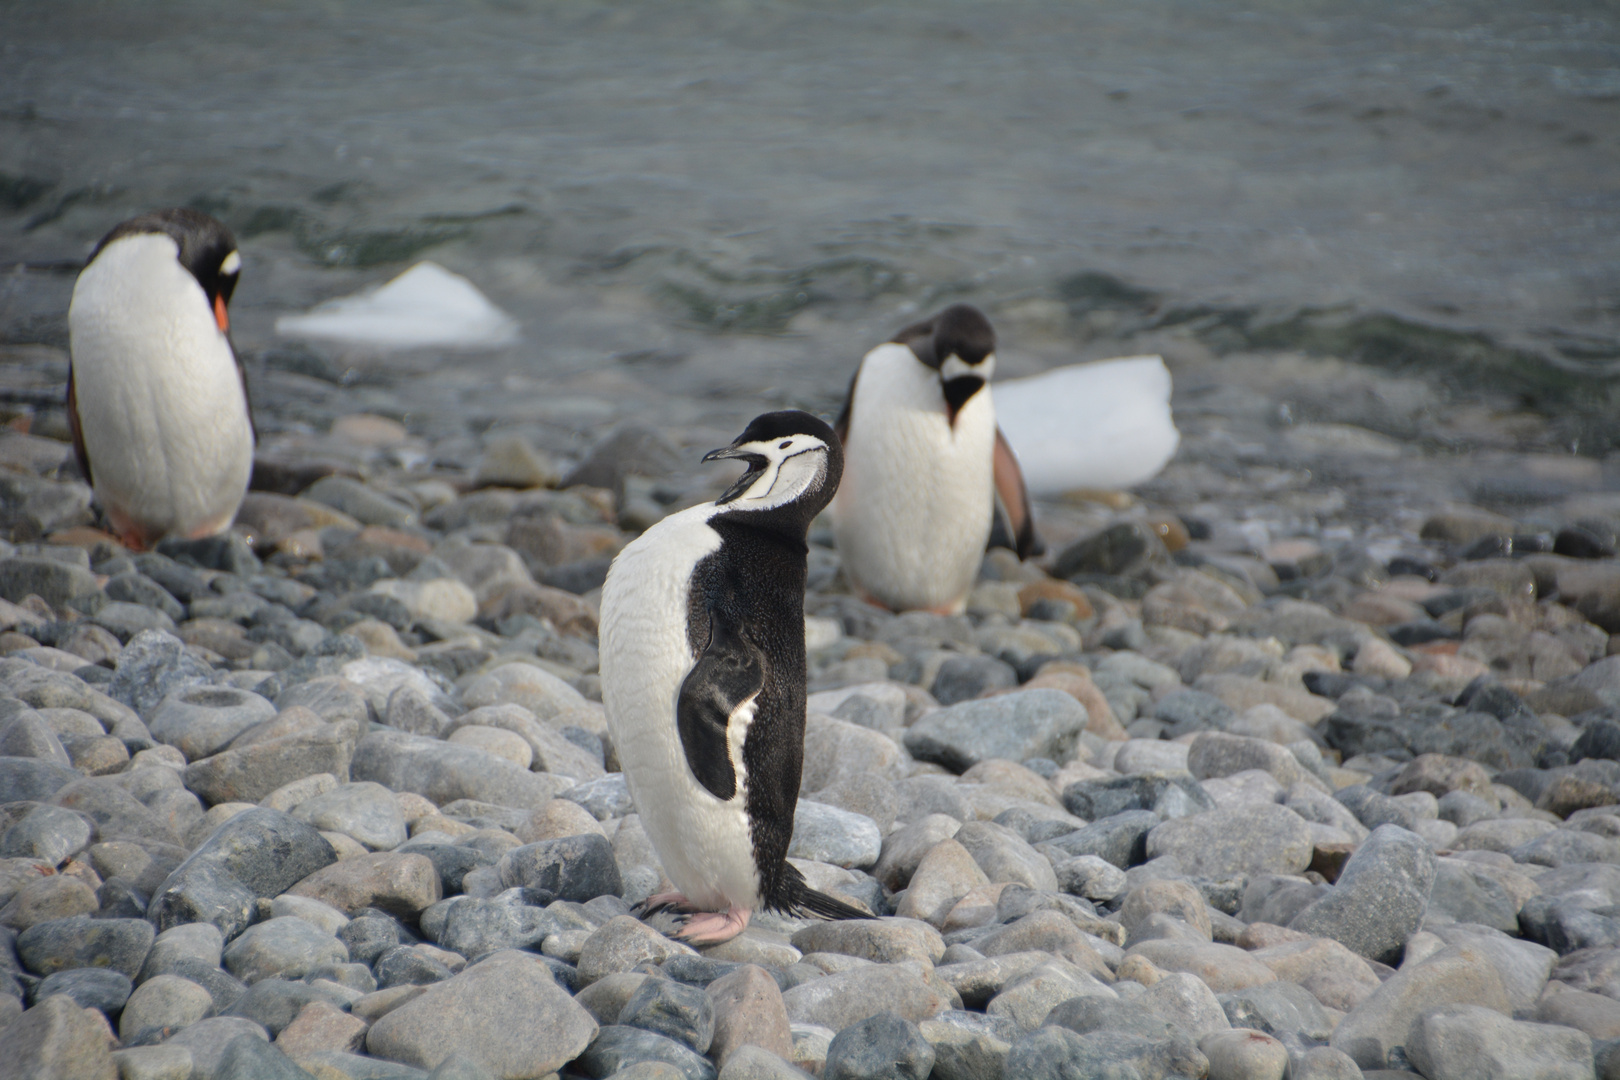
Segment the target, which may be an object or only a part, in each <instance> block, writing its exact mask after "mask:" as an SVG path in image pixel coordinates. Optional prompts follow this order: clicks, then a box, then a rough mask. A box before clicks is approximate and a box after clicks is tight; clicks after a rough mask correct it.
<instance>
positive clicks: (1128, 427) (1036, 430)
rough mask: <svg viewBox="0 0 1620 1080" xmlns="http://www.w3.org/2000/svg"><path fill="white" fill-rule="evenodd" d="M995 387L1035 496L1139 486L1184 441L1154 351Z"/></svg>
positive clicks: (1004, 424) (1005, 428) (999, 415)
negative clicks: (1172, 418) (1150, 354)
mask: <svg viewBox="0 0 1620 1080" xmlns="http://www.w3.org/2000/svg"><path fill="white" fill-rule="evenodd" d="M992 389H993V393H994V395H995V405H996V421H997V422H998V423H999V424H1000V425H1001V430H1002V432H1003V433H1004V434H1005V435H1006V436H1007V442H1008V443H1009V444H1010V445H1011V446H1012V448H1013V453H1014V454H1016V455H1018V464H1019V465H1020V466H1021V467H1022V469H1023V472H1024V483H1025V484H1027V485H1028V486H1029V493H1030V494H1031V495H1056V494H1059V493H1061V492H1064V491H1073V490H1074V489H1076V488H1098V489H1102V490H1114V489H1118V488H1125V487H1130V486H1131V485H1132V484H1140V483H1141V482H1142V481H1144V480H1147V479H1149V478H1150V477H1152V476H1154V475H1155V474H1157V473H1158V471H1159V470H1160V469H1162V468H1164V465H1165V462H1167V461H1169V460H1170V456H1171V455H1172V454H1174V453H1175V452H1176V445H1177V444H1178V443H1179V442H1180V441H1181V435H1180V433H1179V432H1177V431H1176V425H1175V422H1174V421H1173V420H1171V418H1170V372H1169V370H1168V369H1166V368H1165V366H1164V361H1163V360H1162V359H1161V358H1159V357H1157V356H1125V357H1121V358H1119V359H1117V360H1101V361H1098V362H1097V363H1094V364H1073V365H1070V366H1069V367H1060V368H1055V369H1054V370H1052V371H1048V372H1045V373H1043V374H1040V375H1033V376H1031V377H1029V378H1027V379H1010V380H1008V381H1007V382H1002V383H996V384H995V385H994V387H993V388H992Z"/></svg>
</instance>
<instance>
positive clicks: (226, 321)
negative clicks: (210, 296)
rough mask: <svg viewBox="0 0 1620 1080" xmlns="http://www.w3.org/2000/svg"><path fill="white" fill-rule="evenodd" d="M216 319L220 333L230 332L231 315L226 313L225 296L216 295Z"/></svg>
mask: <svg viewBox="0 0 1620 1080" xmlns="http://www.w3.org/2000/svg"><path fill="white" fill-rule="evenodd" d="M214 321H215V322H217V323H219V332H220V333H222V334H225V333H229V332H230V329H231V317H230V316H229V315H227V314H226V313H225V298H224V297H223V296H216V297H214Z"/></svg>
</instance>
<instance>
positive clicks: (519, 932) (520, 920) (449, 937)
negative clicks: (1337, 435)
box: [438, 894, 558, 959]
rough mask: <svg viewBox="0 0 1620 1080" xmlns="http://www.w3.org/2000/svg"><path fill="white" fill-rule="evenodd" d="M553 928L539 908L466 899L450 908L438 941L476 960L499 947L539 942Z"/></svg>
mask: <svg viewBox="0 0 1620 1080" xmlns="http://www.w3.org/2000/svg"><path fill="white" fill-rule="evenodd" d="M503 897H504V894H503ZM557 929H558V928H557V924H556V922H555V921H554V920H552V919H551V918H550V917H549V916H547V915H546V913H545V911H544V910H542V909H541V908H537V907H530V906H527V905H525V904H522V903H518V902H515V901H508V900H506V899H504V898H497V899H491V900H477V899H472V898H468V899H465V900H461V901H459V902H458V903H456V904H455V906H454V907H452V908H451V909H450V916H449V918H448V919H446V920H445V924H444V930H443V931H442V932H441V933H440V934H439V937H438V941H439V944H440V945H442V946H444V947H445V948H447V949H449V950H451V951H452V952H458V953H460V954H461V955H463V956H465V957H468V958H469V959H477V958H478V957H481V956H485V955H487V954H489V953H492V952H498V951H500V950H502V949H521V948H525V947H527V946H531V945H539V944H540V943H541V942H542V941H544V940H545V938H546V936H547V935H549V934H553V933H556V931H557Z"/></svg>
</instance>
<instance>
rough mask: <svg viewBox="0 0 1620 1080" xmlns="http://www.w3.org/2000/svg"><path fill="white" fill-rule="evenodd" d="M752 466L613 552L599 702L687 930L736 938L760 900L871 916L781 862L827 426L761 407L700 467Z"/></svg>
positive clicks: (798, 736)
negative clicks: (715, 493) (811, 535)
mask: <svg viewBox="0 0 1620 1080" xmlns="http://www.w3.org/2000/svg"><path fill="white" fill-rule="evenodd" d="M732 458H735V459H739V460H741V461H744V462H746V463H747V465H748V470H747V471H746V472H745V473H743V475H742V477H741V478H740V479H739V480H738V481H737V482H736V483H735V484H734V485H732V487H731V488H730V489H729V490H728V491H727V492H726V493H725V494H724V495H722V496H721V497H720V498H719V499H716V500H715V501H714V502H711V503H703V504H701V505H699V506H694V507H691V508H689V509H687V510H683V511H681V512H680V513H677V514H673V515H671V516H669V517H667V518H665V519H664V520H662V521H660V522H659V523H658V524H656V525H654V526H653V527H652V528H650V529H648V530H647V531H646V532H645V533H643V534H642V535H641V536H640V537H638V538H637V539H635V540H634V541H632V542H631V543H630V544H629V545H627V546H626V547H625V549H624V550H623V551H622V552H620V553H619V556H618V558H616V559H615V560H614V561H613V566H612V568H611V569H610V570H609V571H608V576H607V582H606V584H605V585H604V586H603V588H602V608H601V632H600V641H601V676H602V703H603V705H604V706H605V707H606V709H607V719H608V726H609V729H610V730H611V731H612V734H613V742H614V747H615V749H616V751H617V753H618V756H619V761H620V763H621V764H622V767H623V769H624V775H625V780H626V781H627V782H628V784H629V787H630V793H631V795H632V797H633V798H634V800H635V804H636V808H637V810H638V811H639V812H640V814H641V820H642V824H643V826H644V827H645V828H646V830H647V835H648V838H649V839H650V840H651V841H652V845H653V848H654V850H656V851H657V852H658V857H659V859H660V861H661V862H662V863H663V866H664V872H665V873H666V874H668V875H669V879H670V881H671V882H672V883H673V884H674V885H675V887H676V889H677V890H679V891H678V893H672V894H666V895H662V896H657V897H653V898H651V899H650V900H649V905H650V906H651V907H657V906H660V905H674V906H677V907H679V908H683V909H686V910H687V911H690V912H694V913H696V914H693V915H691V917H690V918H688V919H687V921H686V924H685V926H684V927H683V929H682V930H681V931H680V936H682V937H685V938H686V939H687V940H690V941H695V942H700V943H707V942H716V941H724V940H727V939H728V938H730V937H733V936H735V935H736V934H738V933H740V932H741V931H742V930H743V928H745V927H746V926H747V924H748V919H749V917H750V915H751V914H752V913H753V912H755V911H758V910H760V909H761V908H770V909H773V910H778V911H785V912H795V913H810V914H816V915H823V916H826V917H829V918H861V917H865V916H866V913H865V912H862V911H860V910H859V909H857V908H854V907H851V906H850V905H847V904H844V903H843V902H842V901H839V900H835V899H834V898H832V897H830V896H827V895H825V894H823V893H819V892H816V891H815V890H813V889H811V888H809V887H808V886H807V885H806V884H805V882H804V879H803V877H802V876H801V875H800V874H799V872H798V871H797V870H796V869H795V868H794V867H793V866H792V865H790V864H789V863H788V862H787V850H788V843H789V841H790V840H791V838H792V835H793V815H794V808H795V805H796V803H797V800H798V795H799V778H800V773H801V770H802V766H803V758H804V712H805V680H806V671H805V653H804V587H805V560H806V554H807V550H808V549H807V547H806V545H805V534H806V532H807V530H808V529H809V526H810V522H811V520H812V519H813V518H814V517H815V516H816V514H817V513H819V512H820V511H821V510H822V508H823V507H825V506H826V505H827V502H828V500H830V499H831V498H832V495H833V492H834V491H835V490H836V489H837V487H838V480H839V476H840V474H841V472H842V469H843V452H842V449H841V447H840V446H839V442H838V438H837V436H836V435H834V434H833V431H832V428H830V427H829V426H828V425H827V424H825V423H823V422H822V421H821V420H818V419H816V418H815V417H813V416H810V415H809V414H807V413H802V412H793V411H787V412H774V413H767V414H765V415H763V416H760V417H757V418H755V420H754V421H753V422H752V423H750V424H749V425H748V428H747V429H746V430H745V431H744V432H743V433H742V434H741V435H739V436H738V437H737V439H736V441H734V442H733V443H732V444H731V445H730V446H728V447H725V448H722V449H720V450H716V451H714V452H713V453H711V454H709V455H707V456H706V457H705V458H704V459H703V460H705V461H713V460H716V459H732Z"/></svg>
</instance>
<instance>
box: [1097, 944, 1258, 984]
mask: <svg viewBox="0 0 1620 1080" xmlns="http://www.w3.org/2000/svg"><path fill="white" fill-rule="evenodd" d="M1127 955H1135V956H1141V957H1143V958H1144V959H1146V960H1147V961H1148V962H1149V963H1151V964H1153V966H1154V967H1157V968H1159V969H1161V970H1163V971H1183V972H1186V973H1188V974H1190V975H1196V976H1197V977H1198V978H1199V980H1200V981H1201V982H1203V983H1204V984H1205V985H1206V986H1208V987H1209V988H1210V989H1211V990H1214V991H1215V992H1216V993H1230V992H1231V991H1234V990H1243V989H1246V988H1247V987H1250V986H1258V985H1259V984H1261V983H1267V982H1271V981H1272V980H1273V979H1275V978H1276V977H1277V976H1276V975H1275V974H1274V973H1273V972H1272V970H1271V969H1270V968H1268V967H1267V966H1266V965H1265V964H1263V963H1261V962H1260V961H1259V960H1256V959H1255V958H1254V957H1253V956H1251V955H1250V954H1249V953H1247V952H1245V951H1243V950H1242V949H1238V948H1234V947H1233V946H1231V945H1221V944H1217V943H1213V942H1205V941H1185V940H1183V941H1175V940H1169V939H1158V940H1150V941H1142V942H1138V943H1137V944H1135V945H1132V946H1131V948H1130V950H1129V952H1128V953H1127Z"/></svg>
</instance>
